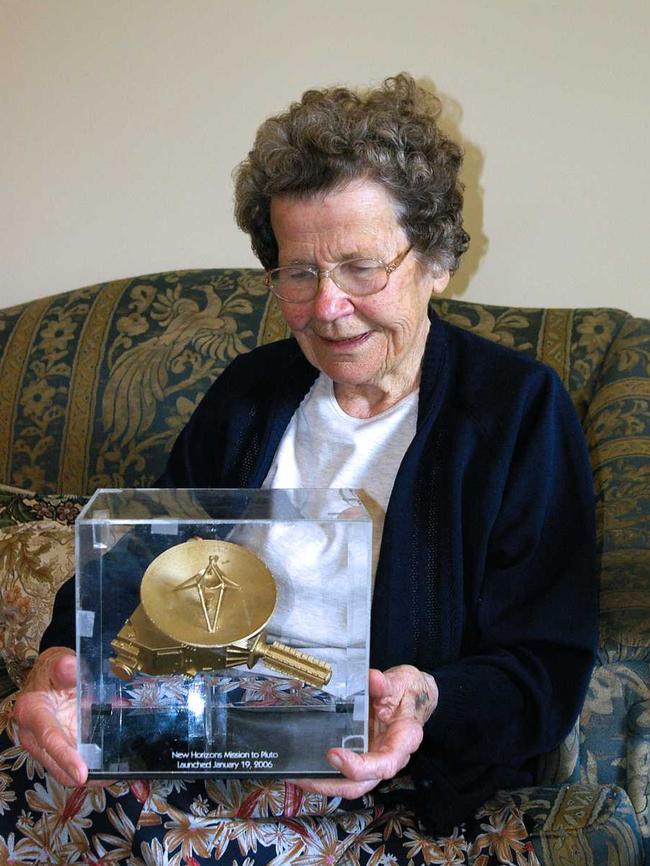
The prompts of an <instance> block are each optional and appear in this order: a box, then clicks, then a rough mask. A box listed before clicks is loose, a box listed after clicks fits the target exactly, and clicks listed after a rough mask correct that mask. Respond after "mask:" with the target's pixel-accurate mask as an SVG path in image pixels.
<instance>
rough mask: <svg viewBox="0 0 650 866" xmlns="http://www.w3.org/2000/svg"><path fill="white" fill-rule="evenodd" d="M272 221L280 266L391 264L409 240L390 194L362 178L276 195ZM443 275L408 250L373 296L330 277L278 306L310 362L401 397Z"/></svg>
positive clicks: (349, 381)
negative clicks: (302, 193)
mask: <svg viewBox="0 0 650 866" xmlns="http://www.w3.org/2000/svg"><path fill="white" fill-rule="evenodd" d="M271 225H272V227H273V232H274V234H275V238H276V240H277V244H278V251H279V256H278V257H279V266H280V267H283V266H286V265H291V264H309V265H315V266H316V267H318V268H319V269H320V270H327V269H330V268H333V267H334V266H335V265H336V264H338V263H339V262H343V261H346V260H349V259H353V258H375V259H380V260H381V261H383V262H391V261H393V259H395V258H397V256H399V255H400V253H402V252H404V250H406V249H407V248H408V246H409V243H408V240H407V237H406V234H405V233H404V230H403V229H402V228H401V227H400V225H399V224H398V222H397V219H396V217H395V205H394V203H393V201H392V199H391V198H390V196H389V195H388V193H386V192H385V191H384V189H383V187H381V186H379V185H378V184H377V183H374V182H372V181H369V180H365V179H364V180H357V181H353V182H351V183H350V184H348V185H347V186H346V187H344V188H343V189H342V190H339V191H336V192H332V193H329V194H327V195H317V196H314V197H312V198H305V199H300V198H294V197H290V196H279V197H277V198H274V199H273V200H272V202H271ZM448 280H449V274H448V273H446V272H445V273H443V274H442V275H439V276H434V275H433V269H427V270H425V268H424V267H423V266H422V265H421V264H419V263H418V261H417V260H416V257H415V255H414V253H413V252H410V253H409V254H408V255H407V256H406V258H405V259H404V261H403V262H402V263H401V264H400V266H399V267H398V268H397V270H396V271H394V272H393V273H392V274H391V275H390V278H389V280H388V284H387V285H386V288H384V289H383V290H382V291H381V292H378V293H377V294H374V295H367V296H365V297H353V296H351V295H346V294H345V292H343V291H342V290H341V289H339V288H338V287H337V286H336V285H335V283H333V282H332V280H331V279H329V278H327V279H323V280H321V281H320V286H319V290H318V294H317V295H316V297H315V298H314V299H313V300H311V301H308V302H304V303H299V304H295V303H288V302H286V301H280V304H281V307H282V312H283V314H284V317H285V319H286V320H287V323H288V325H289V327H290V328H291V331H292V332H293V334H294V336H295V338H296V340H297V341H298V343H299V345H300V347H301V349H302V351H303V352H304V354H305V356H306V357H307V359H308V360H309V361H310V362H311V363H312V364H313V365H314V366H315V367H317V368H318V369H319V370H322V371H323V372H324V373H326V374H327V375H328V376H329V377H330V378H331V379H333V380H334V382H336V383H337V384H339V385H344V386H351V387H353V388H354V387H359V386H376V387H378V388H379V389H381V390H382V391H383V393H385V394H391V393H394V394H395V395H396V398H399V397H400V396H402V394H403V393H405V392H406V391H407V390H410V389H411V388H412V387H413V386H414V385H415V384H416V381H417V377H418V376H419V369H420V361H421V358H422V353H423V351H424V345H425V341H426V335H427V332H428V325H429V322H428V317H427V304H428V301H429V298H430V296H431V293H432V291H435V292H442V291H443V290H444V288H445V286H446V285H447V282H448ZM414 377H415V380H414V381H412V382H409V380H412V379H414Z"/></svg>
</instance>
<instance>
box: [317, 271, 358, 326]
mask: <svg viewBox="0 0 650 866" xmlns="http://www.w3.org/2000/svg"><path fill="white" fill-rule="evenodd" d="M312 303H313V305H314V315H315V316H316V317H317V318H318V319H321V320H322V321H325V322H331V321H334V320H335V319H339V318H340V317H341V316H347V315H348V314H349V313H351V312H352V311H353V310H354V304H353V303H352V300H351V298H350V296H349V295H348V294H346V293H345V292H344V291H343V290H342V289H339V287H338V286H337V285H336V283H335V282H334V280H333V279H332V278H331V277H329V276H327V277H321V278H320V279H319V280H318V291H317V292H316V297H315V298H314V300H313V301H312Z"/></svg>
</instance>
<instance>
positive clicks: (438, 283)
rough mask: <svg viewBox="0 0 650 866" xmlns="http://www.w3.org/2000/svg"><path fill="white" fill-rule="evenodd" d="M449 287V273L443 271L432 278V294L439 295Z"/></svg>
mask: <svg viewBox="0 0 650 866" xmlns="http://www.w3.org/2000/svg"><path fill="white" fill-rule="evenodd" d="M448 285H449V271H443V272H442V273H440V274H438V275H437V276H435V277H434V278H433V293H434V295H441V294H442V293H443V292H444V290H445V289H446V288H447V286H448Z"/></svg>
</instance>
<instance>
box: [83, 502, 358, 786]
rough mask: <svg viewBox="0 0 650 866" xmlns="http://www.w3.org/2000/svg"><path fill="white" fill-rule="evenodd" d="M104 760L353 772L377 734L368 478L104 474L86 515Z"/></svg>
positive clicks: (152, 772)
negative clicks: (263, 483)
mask: <svg viewBox="0 0 650 866" xmlns="http://www.w3.org/2000/svg"><path fill="white" fill-rule="evenodd" d="M76 542H77V548H76V558H77V570H76V574H77V577H76V580H77V586H76V603H77V658H78V685H77V693H78V719H77V721H78V727H77V730H78V735H77V736H78V748H79V751H80V752H81V754H82V755H83V757H84V759H85V761H86V763H87V764H88V767H89V773H90V777H91V778H115V777H120V778H124V777H129V776H133V777H136V778H142V777H156V776H160V777H170V776H182V777H186V778H187V777H190V778H191V777H200V776H211V777H225V776H232V777H245V776H263V775H270V776H278V777H282V776H335V775H337V774H336V772H335V771H334V770H333V769H332V767H331V766H330V765H329V764H328V763H327V761H326V760H325V753H326V751H327V750H328V749H330V748H333V747H336V746H344V747H346V748H349V749H354V750H355V751H365V750H366V749H367V734H368V732H367V719H368V693H367V689H368V654H369V622H370V601H371V544H372V523H371V519H370V517H369V515H368V513H367V511H366V510H365V508H364V506H363V504H362V502H361V500H360V498H359V496H358V493H357V491H354V490H340V489H326V490H325V489H324V490H210V489H197V490H165V489H145V490H126V489H125V490H104V489H102V490H98V491H97V492H96V493H95V494H94V495H93V497H92V498H91V499H90V501H89V502H88V504H87V505H86V506H85V508H84V509H83V511H82V512H81V514H80V515H79V518H78V519H77V522H76Z"/></svg>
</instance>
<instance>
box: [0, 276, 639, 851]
mask: <svg viewBox="0 0 650 866" xmlns="http://www.w3.org/2000/svg"><path fill="white" fill-rule="evenodd" d="M433 303H434V305H435V309H436V311H437V312H438V314H439V315H440V316H442V317H443V318H445V319H447V320H449V321H450V322H453V323H454V324H456V325H459V326H461V327H463V328H467V329H469V330H472V331H474V332H476V333H478V334H481V335H483V336H484V337H487V338H488V339H491V340H496V341H498V342H500V343H502V344H503V345H506V346H510V347H512V348H514V349H516V350H518V351H521V352H525V353H528V354H530V355H533V356H536V357H537V358H539V359H540V360H541V361H543V362H544V363H546V364H548V365H550V366H551V367H553V368H554V369H555V370H556V371H557V373H558V374H559V376H560V377H561V378H562V381H563V382H564V384H565V386H566V388H567V389H568V391H569V393H570V394H571V397H572V398H573V401H574V404H575V407H576V409H577V412H578V414H579V417H580V419H581V421H582V425H583V429H584V432H585V436H586V438H587V442H588V446H589V450H590V453H591V460H592V465H593V475H594V488H595V495H596V505H597V524H598V545H599V567H598V572H599V573H598V579H599V580H600V650H599V655H598V663H597V666H596V668H595V670H594V673H593V676H592V680H591V685H590V688H589V693H588V696H587V699H586V702H585V705H584V709H583V712H582V715H581V717H580V719H579V722H578V723H577V724H576V727H575V729H574V730H573V731H572V733H571V735H570V736H569V737H568V738H567V740H566V741H565V742H564V743H563V744H562V745H561V747H560V748H558V749H557V750H556V752H554V753H553V754H551V755H547V756H544V758H543V759H542V760H541V761H540V765H539V778H538V784H537V785H536V786H535V787H532V788H527V789H522V790H518V791H516V792H512V796H513V797H514V799H515V801H516V802H517V804H518V805H519V806H520V808H521V810H522V811H523V813H524V814H525V815H527V816H528V822H529V826H531V827H532V833H531V835H532V839H533V843H534V846H535V851H536V853H537V855H538V857H539V859H540V861H541V862H542V864H545V866H551V864H553V866H569V864H570V866H581V864H585V866H586V864H608V866H633V864H634V866H637V864H642V863H643V862H644V857H645V856H648V862H649V863H650V801H649V797H650V781H649V779H650V322H649V321H646V320H643V319H638V318H634V317H633V316H631V315H629V314H628V313H625V312H623V311H621V310H616V309H573V310H571V309H532V308H505V307H497V306H489V305H482V304H472V303H467V302H464V301H462V300H448V299H442V300H440V299H437V300H435V301H433ZM285 336H286V327H285V324H284V322H283V319H282V317H281V315H280V311H279V309H278V306H277V304H276V302H275V300H274V299H273V298H272V297H270V296H269V295H268V293H267V291H266V289H265V287H264V284H263V280H262V278H261V272H260V271H256V270H246V269H239V270H237V269H230V270H226V269H222V270H189V271H175V272H169V273H162V274H155V275H149V276H142V277H136V278H132V279H124V280H115V281H112V282H107V283H103V284H100V285H96V286H91V287H88V288H83V289H79V290H76V291H71V292H67V293H64V294H59V295H54V296H51V297H46V298H42V299H39V300H36V301H32V302H30V303H27V304H24V305H20V306H16V307H12V308H10V309H5V310H3V311H0V484H2V487H0V595H1V605H0V653H1V655H2V662H3V668H2V673H1V677H2V679H1V684H2V690H3V694H4V695H10V693H11V692H12V691H13V690H15V688H16V687H17V684H19V683H20V682H21V680H22V678H23V677H24V675H25V673H26V672H27V671H28V670H29V666H30V664H31V662H32V661H33V658H34V656H35V654H36V652H37V647H38V642H39V640H40V636H41V634H42V632H43V630H44V628H45V627H46V625H47V622H48V619H49V617H50V615H51V609H52V603H53V597H54V594H55V592H56V589H57V588H58V586H59V585H60V584H61V583H62V582H63V581H64V580H65V579H66V578H67V577H68V576H69V575H70V574H71V572H72V569H73V561H74V556H73V551H74V539H73V535H74V531H73V524H74V520H75V517H76V516H77V514H78V513H79V510H80V508H81V507H82V505H83V503H84V502H85V501H86V498H87V497H88V495H89V494H91V493H92V492H93V491H94V490H95V489H96V488H97V487H139V486H148V485H151V484H152V482H153V481H154V480H155V479H156V477H157V476H158V475H159V473H160V472H161V470H162V469H163V467H164V464H165V458H166V454H167V453H168V451H169V449H170V447H171V444H172V442H173V441H174V439H175V437H176V435H177V433H178V431H179V430H180V429H181V427H182V426H183V425H184V424H185V422H186V421H187V420H188V419H189V417H190V415H191V413H192V411H193V409H194V407H195V406H196V405H197V403H198V401H199V400H200V398H201V396H202V394H203V393H204V392H205V390H206V389H207V387H208V385H209V384H210V382H212V381H213V379H214V378H215V377H216V376H218V375H219V373H220V372H221V371H222V370H223V368H224V367H225V366H226V365H227V364H228V363H229V362H230V361H231V360H232V359H233V358H234V357H235V356H236V355H237V354H239V353H240V352H245V351H248V350H250V349H251V348H253V347H254V346H256V345H258V344H261V343H266V342H270V341H272V340H276V339H281V338H283V337H285ZM7 700H9V701H10V698H8V699H7ZM6 712H8V711H6ZM11 769H12V767H11V765H10V763H8V761H7V758H6V757H5V760H4V763H1V762H0V804H1V803H2V799H1V795H2V792H3V791H9V790H10V787H11V785H10V777H11ZM0 813H1V805H0ZM436 862H442V861H436Z"/></svg>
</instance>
